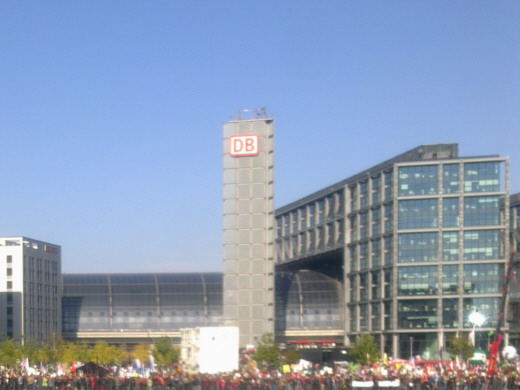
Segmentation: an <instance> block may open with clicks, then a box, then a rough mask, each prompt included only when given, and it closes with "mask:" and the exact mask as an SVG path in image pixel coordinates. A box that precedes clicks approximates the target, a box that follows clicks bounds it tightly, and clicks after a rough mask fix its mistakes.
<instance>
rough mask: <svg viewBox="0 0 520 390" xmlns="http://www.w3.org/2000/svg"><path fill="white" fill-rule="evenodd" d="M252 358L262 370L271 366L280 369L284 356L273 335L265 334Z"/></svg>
mask: <svg viewBox="0 0 520 390" xmlns="http://www.w3.org/2000/svg"><path fill="white" fill-rule="evenodd" d="M251 357H252V359H253V360H254V361H256V363H257V365H258V366H259V367H260V368H265V367H269V366H274V367H278V366H279V365H280V362H281V358H282V356H281V353H280V349H279V348H278V345H276V342H275V341H274V338H273V335H272V334H270V333H264V334H263V335H262V336H261V338H260V341H259V342H258V345H257V347H256V350H255V352H253V354H252V356H251Z"/></svg>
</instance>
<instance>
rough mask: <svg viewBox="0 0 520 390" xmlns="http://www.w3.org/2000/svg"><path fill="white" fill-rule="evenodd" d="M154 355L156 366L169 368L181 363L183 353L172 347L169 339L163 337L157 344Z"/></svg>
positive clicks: (154, 347) (153, 350)
mask: <svg viewBox="0 0 520 390" xmlns="http://www.w3.org/2000/svg"><path fill="white" fill-rule="evenodd" d="M152 355H153V357H154V359H155V363H156V364H158V365H159V366H161V367H169V366H171V365H172V364H173V363H177V362H178V361H179V359H180V356H181V351H180V350H179V348H176V347H174V346H173V345H172V343H171V342H170V340H169V339H168V337H161V338H159V339H157V341H156V342H155V345H154V346H153V349H152Z"/></svg>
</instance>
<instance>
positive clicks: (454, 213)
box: [442, 198, 459, 227]
mask: <svg viewBox="0 0 520 390" xmlns="http://www.w3.org/2000/svg"><path fill="white" fill-rule="evenodd" d="M442 214H443V215H442V226H443V227H458V226H459V198H444V199H443V200H442Z"/></svg>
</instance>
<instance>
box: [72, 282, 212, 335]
mask: <svg viewBox="0 0 520 390" xmlns="http://www.w3.org/2000/svg"><path fill="white" fill-rule="evenodd" d="M62 309H63V310H62V316H63V331H64V332H77V331H79V330H114V331H117V330H133V329H138V330H143V329H165V330H170V329H180V328H186V327H198V326H215V325H217V324H220V323H221V322H222V274H221V273H175V274H172V273H164V274H163V273H161V274H64V275H63V303H62Z"/></svg>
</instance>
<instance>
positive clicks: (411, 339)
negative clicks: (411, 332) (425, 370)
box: [410, 336, 413, 359]
mask: <svg viewBox="0 0 520 390" xmlns="http://www.w3.org/2000/svg"><path fill="white" fill-rule="evenodd" d="M411 358H413V337H412V336H410V359H411Z"/></svg>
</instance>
